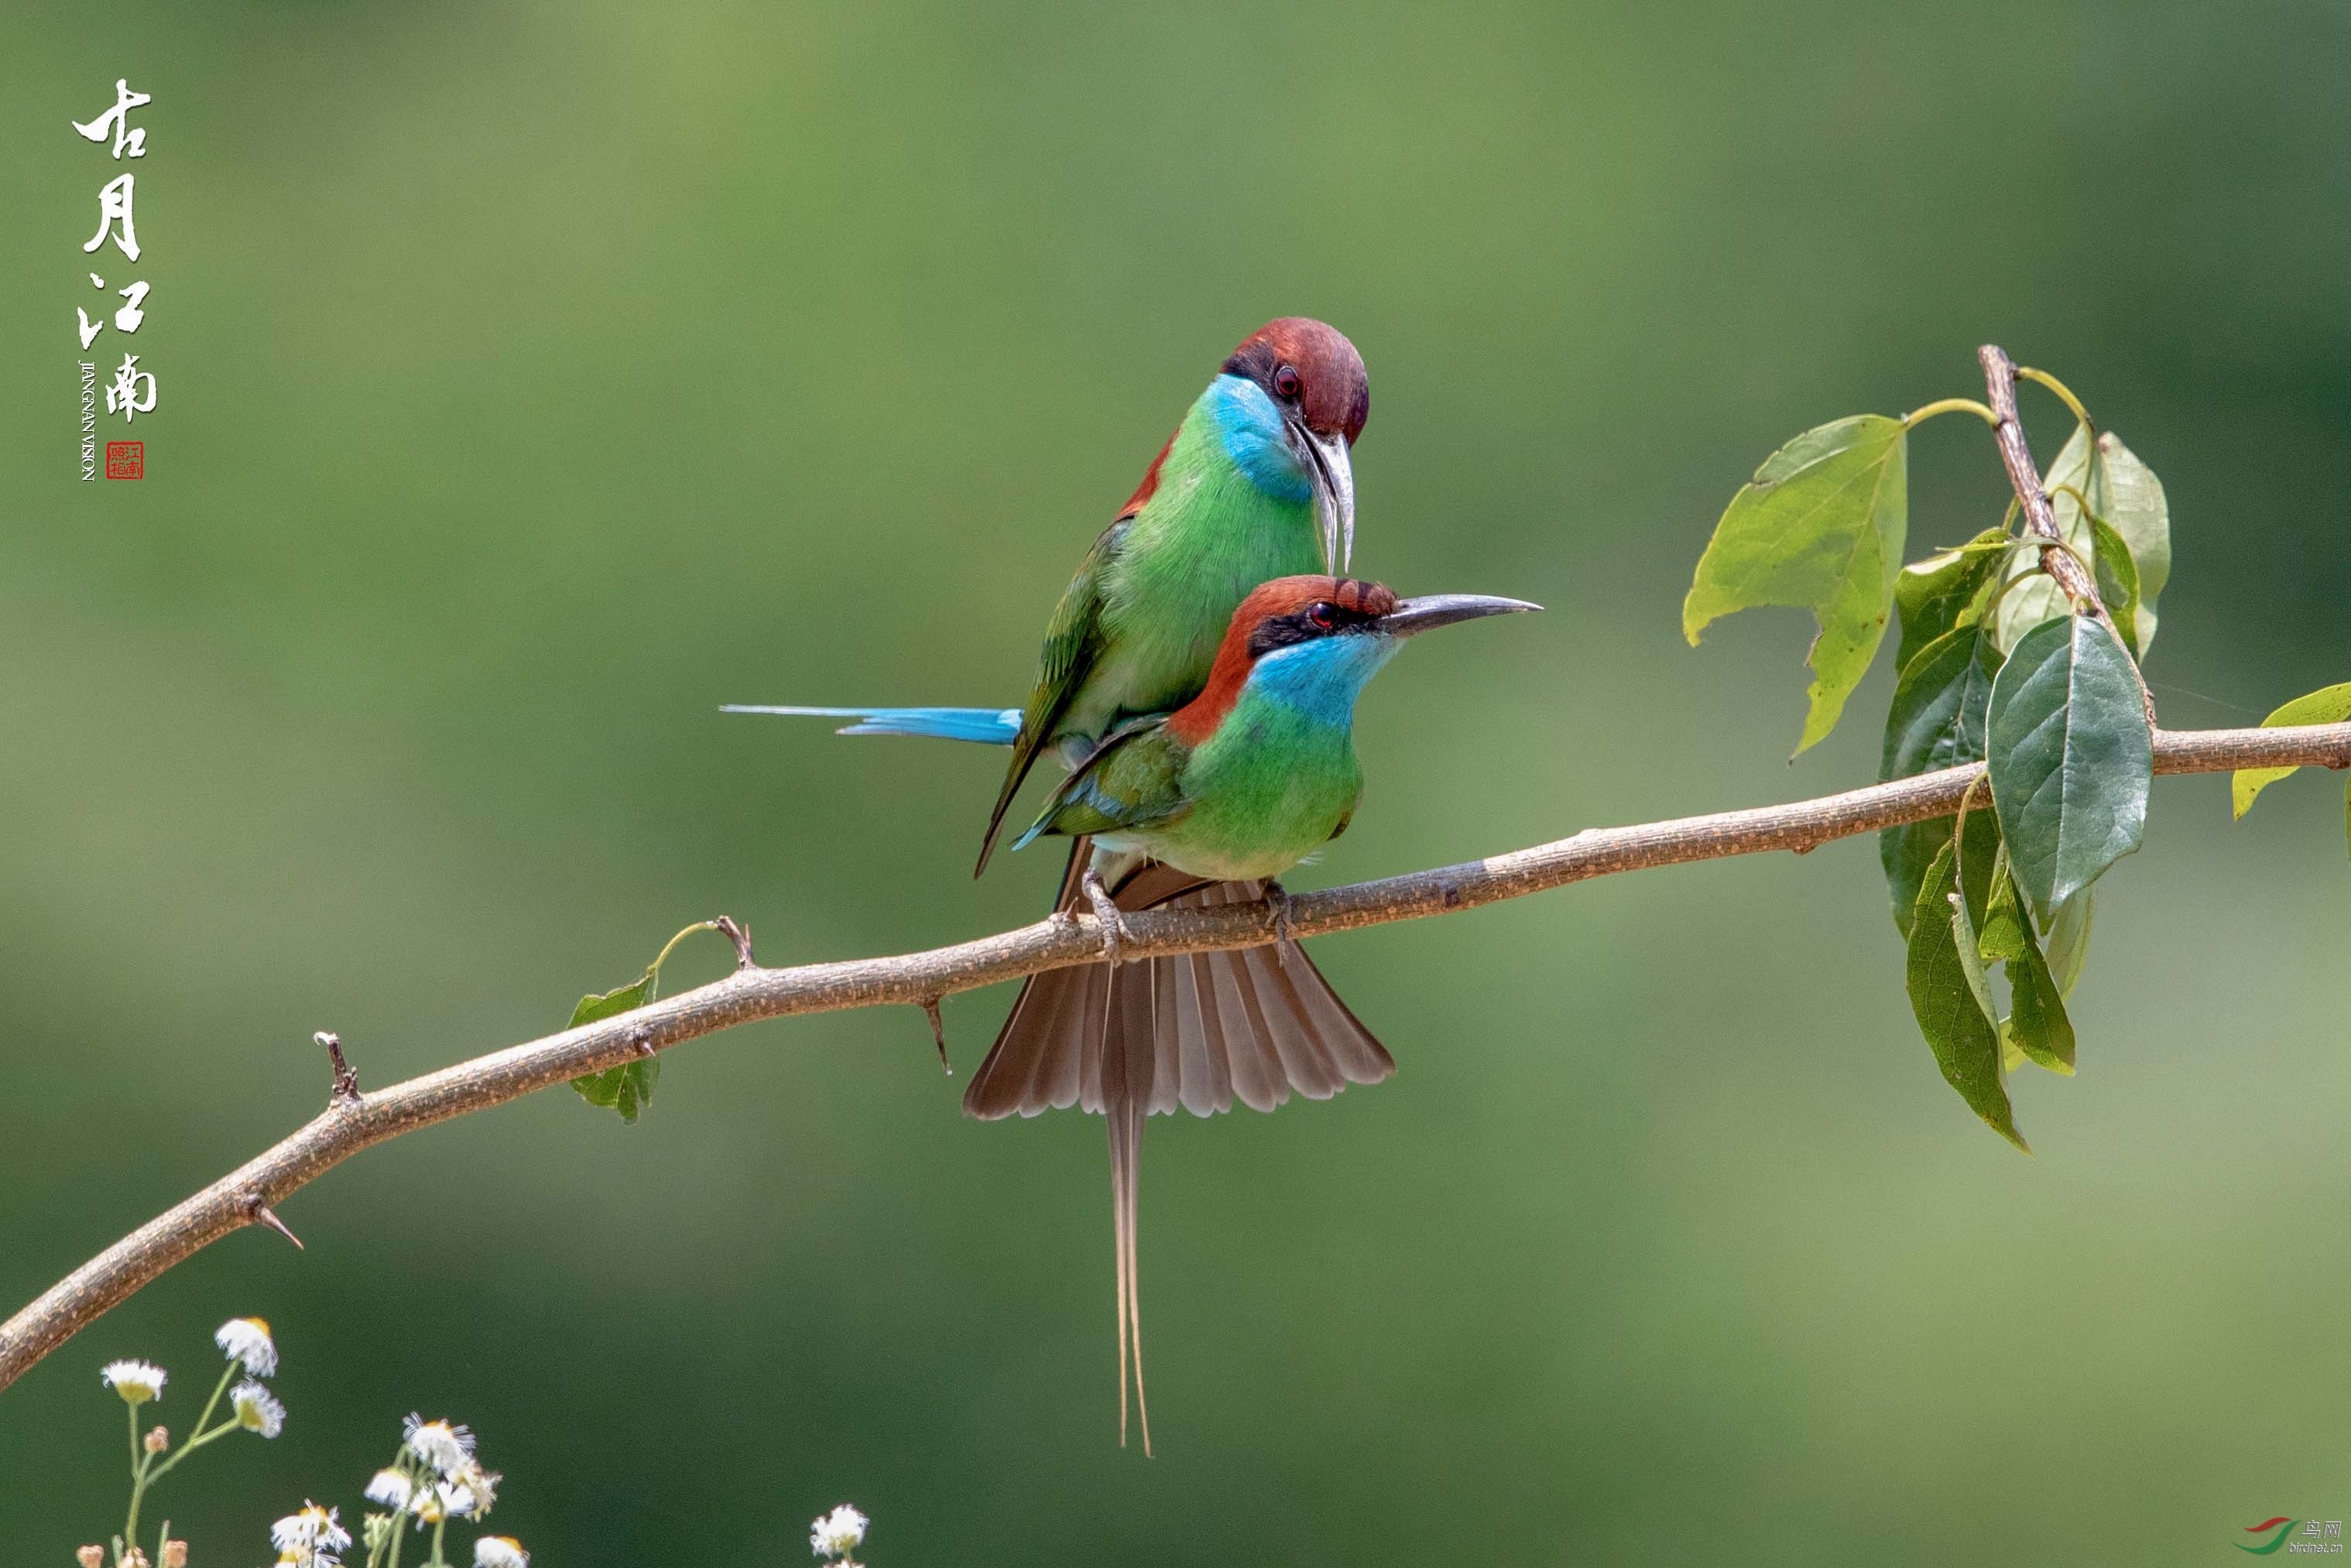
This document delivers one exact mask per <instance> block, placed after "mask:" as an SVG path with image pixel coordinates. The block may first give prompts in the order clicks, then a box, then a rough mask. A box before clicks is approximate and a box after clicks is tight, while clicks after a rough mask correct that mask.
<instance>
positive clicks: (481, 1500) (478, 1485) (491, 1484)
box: [455, 1459, 506, 1519]
mask: <svg viewBox="0 0 2351 1568" xmlns="http://www.w3.org/2000/svg"><path fill="white" fill-rule="evenodd" d="M504 1479H506V1478H505V1477H504V1476H502V1475H500V1474H498V1472H497V1471H496V1470H486V1469H482V1461H481V1460H479V1459H467V1460H466V1461H465V1467H464V1468H463V1469H460V1470H459V1471H458V1472H457V1475H456V1479H455V1485H457V1486H461V1487H463V1488H465V1490H466V1491H468V1492H470V1493H472V1494H473V1509H472V1511H473V1517H474V1518H475V1519H481V1518H484V1517H486V1515H487V1514H488V1513H489V1511H490V1510H491V1509H492V1508H493V1507H495V1506H496V1503H497V1500H498V1483H499V1482H500V1481H502V1480H504Z"/></svg>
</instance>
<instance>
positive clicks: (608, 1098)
mask: <svg viewBox="0 0 2351 1568" xmlns="http://www.w3.org/2000/svg"><path fill="white" fill-rule="evenodd" d="M656 975H657V971H656V970H653V969H647V970H646V971H645V972H644V974H643V976H641V977H639V978H637V979H636V980H635V981H633V982H632V983H631V984H629V985H625V986H622V988H620V989H619V990H617V991H605V992H603V993H602V994H601V995H595V994H590V995H589V996H584V997H582V998H580V1005H579V1006H578V1007H576V1008H573V1009H571V1021H570V1022H569V1024H566V1025H565V1026H564V1027H565V1028H567V1029H578V1028H579V1027H580V1025H581V1024H590V1023H596V1022H599V1021H601V1020H602V1019H608V1018H616V1017H618V1016H619V1015H620V1014H622V1013H625V1012H633V1011H635V1010H636V1009H639V1008H641V1007H643V1006H644V1005H645V1004H646V1003H648V1002H650V1001H652V1000H653V990H654V988H655V986H656V984H657V980H656ZM660 1080H661V1058H660V1057H659V1056H646V1057H641V1058H639V1059H637V1060H636V1061H624V1062H622V1063H621V1064H620V1065H619V1066H618V1067H608V1068H606V1069H604V1071H601V1072H590V1073H587V1074H585V1075H584V1076H582V1077H579V1078H575V1079H573V1080H572V1081H571V1087H573V1088H574V1089H577V1090H578V1091H580V1096H581V1097H582V1098H583V1099H585V1100H586V1101H587V1102H588V1103H590V1105H595V1106H600V1107H601V1108H602V1109H604V1110H608V1111H618V1112H619V1113H621V1120H622V1121H623V1122H633V1121H635V1120H636V1119H637V1117H638V1115H639V1114H640V1113H642V1112H643V1110H644V1108H645V1107H646V1106H648V1105H650V1104H652V1103H653V1085H654V1084H655V1083H657V1082H660Z"/></svg>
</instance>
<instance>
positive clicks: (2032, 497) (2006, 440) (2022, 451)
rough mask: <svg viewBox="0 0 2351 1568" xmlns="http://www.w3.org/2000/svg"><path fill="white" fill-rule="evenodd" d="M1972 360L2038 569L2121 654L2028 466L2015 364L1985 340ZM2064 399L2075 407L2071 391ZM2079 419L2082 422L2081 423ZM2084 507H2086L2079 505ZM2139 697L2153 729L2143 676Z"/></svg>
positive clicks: (2094, 586)
mask: <svg viewBox="0 0 2351 1568" xmlns="http://www.w3.org/2000/svg"><path fill="white" fill-rule="evenodd" d="M1976 359H1977V360H1978V361H1980V362H1981V363H1982V365H1983V373H1984V391H1985V392H1986V393H1987V394H1988V395H1989V396H1990V398H1991V408H1992V413H1995V414H1997V415H1999V419H2000V422H1999V423H1997V424H1995V425H1993V426H1992V433H1991V434H1992V440H1993V441H1994V443H1995V444H1998V446H1999V447H2000V460H2001V464H2002V465H2004V466H2005V467H2006V468H2007V469H2008V483H2009V487H2010V488H2011V489H2012V490H2014V491H2015V492H2016V498H2017V500H2018V502H2019V503H2021V504H2022V506H2023V507H2024V528H2025V531H2026V532H2027V533H2030V534H2032V536H2033V537H2034V538H2039V539H2041V540H2043V541H2044V542H2043V545H2042V547H2041V568H2042V570H2043V571H2046V572H2047V573H2048V574H2049V576H2050V579H2051V580H2053V581H2054V582H2055V583H2056V584H2057V589H2058V591H2059V592H2061V593H2063V594H2064V596H2065V601H2066V602H2067V603H2069V604H2071V605H2072V606H2073V607H2074V613H2075V614H2077V615H2089V616H2094V617H2095V618H2096V619H2097V620H2098V621H2099V622H2101V623H2102V624H2103V625H2105V629H2106V630H2107V631H2108V632H2112V633H2113V634H2114V639H2115V642H2116V643H2117V644H2118V645H2120V646H2121V648H2122V650H2123V652H2124V653H2125V655H2126V656H2127V655H2128V654H2129V652H2130V644H2129V643H2125V642H2123V634H2122V631H2121V629H2120V628H2119V627H2117V626H2116V624H2115V618H2114V616H2113V615H2112V614H2111V613H2109V612H2108V611H2107V609H2106V606H2105V601H2104V600H2102V599H2100V598H2099V597H2098V580H2097V578H2096V577H2095V575H2093V574H2092V572H2091V571H2090V569H2089V568H2087V567H2085V566H2084V565H2083V564H2082V559H2081V558H2080V557H2079V556H2077V555H2075V554H2074V552H2073V550H2072V549H2068V548H2067V547H2066V544H2065V536H2064V534H2063V533H2061V532H2059V531H2058V528H2057V514H2056V511H2055V509H2054V508H2053V507H2051V506H2050V504H2049V492H2048V491H2046V490H2043V488H2042V487H2041V470H2040V469H2039V468H2038V467H2036V466H2035V465H2033V461H2032V448H2031V447H2030V446H2028V445H2026V444H2025V443H2024V423H2023V421H2022V420H2021V419H2019V418H2018V417H2017V413H2016V363H2015V361H2012V360H2011V359H2010V358H2009V357H2008V352H2007V350H2004V349H2002V348H2001V346H2000V345H1999V344H1998V343H1986V344H1984V345H1983V346H1982V347H1981V348H1980V349H1978V350H1976ZM2066 402H2068V403H2069V404H2071V405H2072V406H2073V407H2074V408H2075V409H2077V410H2078V409H2079V408H2080V406H2081V405H2080V404H2079V403H2077V402H2074V400H2073V395H2072V394H2071V393H2070V392H2069V393H2067V394H2066ZM2085 423H2087V422H2086V421H2085ZM2085 510H2086V508H2085ZM2131 673H2132V674H2135V675H2136V674H2138V661H2137V659H2132V660H2131ZM2138 695H2139V700H2140V702H2142V703H2143V704H2145V705H2146V707H2147V727H2148V728H2149V729H2152V728H2154V727H2155V694H2154V693H2153V692H2150V691H2149V690H2147V678H2146V677H2145V676H2144V675H2141V676H2139V682H2138Z"/></svg>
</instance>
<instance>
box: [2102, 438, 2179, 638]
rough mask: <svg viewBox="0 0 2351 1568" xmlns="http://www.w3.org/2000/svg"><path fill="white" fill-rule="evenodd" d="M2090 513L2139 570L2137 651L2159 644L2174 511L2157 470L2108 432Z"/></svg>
mask: <svg viewBox="0 0 2351 1568" xmlns="http://www.w3.org/2000/svg"><path fill="white" fill-rule="evenodd" d="M2088 494H2089V497H2090V507H2091V509H2092V510H2093V511H2095V512H2096V513H2097V514H2098V516H2100V517H2104V518H2105V520H2106V522H2107V523H2108V524H2110V525H2111V526H2112V527H2113V528H2114V530H2115V532H2116V533H2117V534H2120V535H2121V536H2122V539H2123V542H2124V543H2125V544H2126V545H2128V546H2129V547H2130V558H2131V560H2132V561H2133V563H2134V564H2135V565H2136V566H2137V570H2138V651H2139V653H2140V654H2141V655H2142V656H2144V655H2145V654H2146V653H2147V647H2148V645H2149V644H2150V643H2153V642H2154V641H2155V601H2156V598H2157V596H2158V595H2159V594H2160V593H2162V591H2163V590H2164V585H2165V584H2166V583H2168V582H2169V581H2170V580H2171V505H2170V503H2169V502H2168V501H2167V500H2165V499H2164V495H2163V481H2162V480H2160V479H2158V478H2157V477H2156V476H2155V470H2154V469H2152V468H2150V467H2148V466H2147V465H2146V464H2144V463H2142V462H2140V461H2139V460H2138V455H2137V453H2134V452H2133V451H2132V450H2131V449H2130V448H2129V447H2127V446H2125V445H2124V444H2122V439H2121V437H2119V436H2117V435H2116V434H2115V433H2114V432H2113V431H2111V430H2109V431H2107V432H2105V434H2102V435H2100V436H2099V437H2098V461H2097V463H2096V464H2095V465H2094V467H2093V469H2092V471H2091V476H2090V487H2089V492H2088Z"/></svg>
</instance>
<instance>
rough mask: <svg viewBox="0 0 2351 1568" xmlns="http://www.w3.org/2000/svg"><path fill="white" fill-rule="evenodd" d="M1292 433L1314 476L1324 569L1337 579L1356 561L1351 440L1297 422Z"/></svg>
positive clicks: (1292, 428)
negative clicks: (1348, 447) (1349, 448)
mask: <svg viewBox="0 0 2351 1568" xmlns="http://www.w3.org/2000/svg"><path fill="white" fill-rule="evenodd" d="M1290 435H1291V437H1292V439H1293V440H1294V441H1295V443H1296V444H1297V447H1298V451H1299V455H1301V456H1302V457H1304V458H1305V459H1306V465H1307V467H1308V469H1309V470H1311V472H1312V474H1313V476H1314V509H1315V511H1316V512H1317V513H1319V514H1320V515H1321V516H1322V567H1323V570H1326V571H1328V572H1330V573H1331V574H1332V576H1334V577H1335V576H1337V575H1339V574H1340V573H1342V572H1344V571H1345V570H1347V564H1348V562H1350V561H1352V560H1353V559H1354V557H1355V465H1354V464H1353V461H1352V460H1351V459H1350V458H1349V457H1348V455H1347V438H1346V437H1345V436H1343V435H1323V434H1319V433H1317V432H1315V431H1311V430H1309V429H1307V428H1306V426H1305V425H1304V424H1303V423H1300V422H1299V421H1296V420H1292V421H1290Z"/></svg>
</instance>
